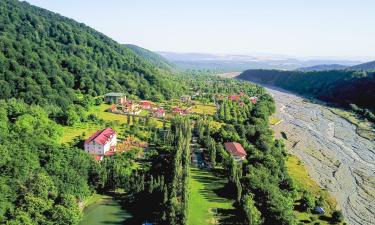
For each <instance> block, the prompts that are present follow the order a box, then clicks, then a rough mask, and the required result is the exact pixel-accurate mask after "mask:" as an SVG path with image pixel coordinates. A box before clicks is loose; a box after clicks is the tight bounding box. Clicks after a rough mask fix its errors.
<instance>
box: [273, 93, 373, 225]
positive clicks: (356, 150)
mask: <svg viewBox="0 0 375 225" xmlns="http://www.w3.org/2000/svg"><path fill="white" fill-rule="evenodd" d="M267 90H268V92H269V93H270V94H271V95H272V96H273V98H274V100H275V102H276V105H277V113H276V114H277V115H276V116H277V117H278V118H280V119H282V120H283V121H282V122H281V123H280V124H278V125H276V126H273V129H274V131H275V135H276V136H277V137H280V132H281V131H283V132H285V133H286V134H287V139H288V140H287V141H286V145H287V147H288V149H289V150H290V153H292V154H294V155H296V156H297V157H298V158H300V159H301V160H302V161H303V162H304V164H305V166H306V167H307V169H308V171H309V174H310V176H311V177H312V178H313V179H314V180H315V181H317V182H318V183H319V184H320V185H321V186H322V187H323V188H326V189H327V190H328V191H329V192H330V193H331V194H332V195H333V196H334V197H335V198H336V199H337V202H338V205H339V207H340V209H341V210H342V211H343V213H344V216H345V218H346V221H347V222H348V223H349V224H354V225H374V224H375V143H374V142H371V141H370V140H367V139H365V138H362V137H361V136H359V135H358V134H357V133H356V127H355V126H354V125H353V124H351V123H349V122H348V121H346V120H345V119H343V118H342V117H340V116H338V115H336V114H334V113H332V112H331V111H330V110H329V108H328V107H326V106H323V105H319V104H314V103H310V102H307V101H305V100H304V99H303V98H301V97H299V96H297V95H294V94H292V93H288V92H286V91H283V90H280V89H275V88H267Z"/></svg>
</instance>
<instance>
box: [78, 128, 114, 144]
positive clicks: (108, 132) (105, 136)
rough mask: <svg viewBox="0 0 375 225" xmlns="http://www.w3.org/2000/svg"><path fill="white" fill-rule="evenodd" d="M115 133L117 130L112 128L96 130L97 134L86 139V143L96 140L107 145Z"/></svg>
mask: <svg viewBox="0 0 375 225" xmlns="http://www.w3.org/2000/svg"><path fill="white" fill-rule="evenodd" d="M115 134H116V131H114V130H113V129H112V128H106V129H104V130H98V131H97V132H95V134H93V135H92V136H91V137H90V138H89V139H87V140H86V141H85V144H88V143H90V142H92V141H95V142H96V143H98V144H101V145H105V144H106V143H107V142H108V141H110V140H111V138H112V137H113V135H115Z"/></svg>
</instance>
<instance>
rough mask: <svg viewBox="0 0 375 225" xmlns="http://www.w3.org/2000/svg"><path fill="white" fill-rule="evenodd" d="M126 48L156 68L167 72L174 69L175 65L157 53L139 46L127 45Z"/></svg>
mask: <svg viewBox="0 0 375 225" xmlns="http://www.w3.org/2000/svg"><path fill="white" fill-rule="evenodd" d="M125 46H126V47H127V48H129V49H130V50H131V51H133V52H134V53H135V54H136V55H138V56H140V57H141V58H143V59H144V60H147V61H148V62H149V63H151V64H152V65H154V66H156V67H159V68H161V69H166V70H171V69H173V67H174V66H173V64H172V63H170V62H169V61H168V60H167V59H166V58H164V57H163V56H161V55H159V54H157V53H155V52H152V51H150V50H147V49H145V48H142V47H139V46H137V45H132V44H126V45H125Z"/></svg>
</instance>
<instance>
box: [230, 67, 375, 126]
mask: <svg viewBox="0 0 375 225" xmlns="http://www.w3.org/2000/svg"><path fill="white" fill-rule="evenodd" d="M237 78H238V79H242V80H249V81H254V82H258V83H262V84H268V85H273V86H277V87H281V88H284V89H286V90H290V91H293V92H296V93H298V94H302V95H306V96H310V97H315V98H318V99H320V100H324V101H327V102H330V103H333V104H336V105H339V106H343V107H348V108H349V107H350V108H351V109H353V110H355V111H357V112H360V113H362V114H363V115H364V116H365V117H367V118H369V119H371V120H373V121H374V120H375V117H374V115H373V113H372V112H371V111H375V101H374V99H375V73H374V72H364V71H347V70H332V71H315V72H299V71H279V70H247V71H245V72H243V73H242V74H241V75H239V76H238V77H237ZM356 106H358V107H360V108H363V109H359V108H358V107H356Z"/></svg>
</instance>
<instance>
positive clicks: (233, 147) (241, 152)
mask: <svg viewBox="0 0 375 225" xmlns="http://www.w3.org/2000/svg"><path fill="white" fill-rule="evenodd" d="M224 147H225V149H226V150H227V152H229V154H231V155H232V156H233V158H234V159H235V160H236V161H242V160H245V159H246V156H247V153H246V151H245V149H244V148H243V147H242V145H241V144H240V143H237V142H226V143H224Z"/></svg>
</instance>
